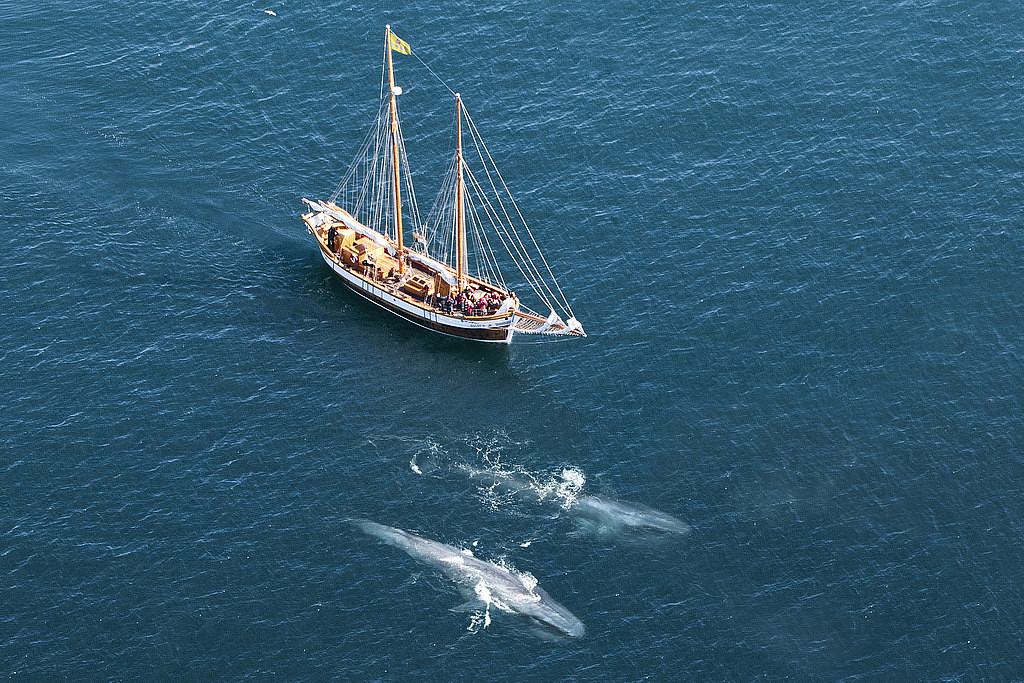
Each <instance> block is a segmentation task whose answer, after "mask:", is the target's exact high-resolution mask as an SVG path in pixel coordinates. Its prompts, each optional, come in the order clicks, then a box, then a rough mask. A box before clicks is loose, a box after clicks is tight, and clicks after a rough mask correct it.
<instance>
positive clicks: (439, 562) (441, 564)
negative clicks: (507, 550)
mask: <svg viewBox="0 0 1024 683" xmlns="http://www.w3.org/2000/svg"><path fill="white" fill-rule="evenodd" d="M353 523H354V524H355V525H356V526H357V527H359V528H360V529H362V530H363V531H364V532H366V533H367V534H370V535H371V536H376V537H377V538H379V539H381V540H382V541H384V542H385V543H387V544H389V545H393V546H395V547H396V548H398V549H400V550H403V551H405V552H406V553H408V554H409V556H411V557H412V558H414V559H416V560H418V561H420V562H422V563H423V564H426V565H428V566H430V567H433V568H435V569H438V570H440V571H441V572H442V573H443V574H444V575H445V576H446V577H448V578H449V579H450V580H451V581H453V582H454V583H455V585H456V586H458V588H459V590H460V591H461V592H462V593H463V594H464V595H465V596H466V597H467V599H469V600H470V601H471V602H476V603H478V604H479V605H480V606H481V607H485V608H486V607H489V606H491V605H493V606H494V607H496V608H498V609H501V610H504V611H506V612H513V613H516V614H521V615H523V616H525V617H528V618H530V619H532V620H534V621H535V622H537V623H540V624H543V625H545V626H548V627H550V628H552V629H554V630H556V631H558V632H559V633H562V634H565V635H567V636H570V637H572V638H581V637H582V636H583V633H584V628H583V622H581V621H580V620H579V619H577V618H576V616H575V615H574V614H573V613H572V612H570V611H569V610H567V609H566V608H565V607H563V606H562V605H560V604H559V603H557V602H555V601H554V600H553V599H552V598H551V596H550V595H548V594H547V593H546V592H545V591H544V590H543V589H542V588H540V587H539V586H537V585H536V581H535V580H533V577H531V576H528V575H525V576H524V575H520V574H517V573H514V572H512V571H510V570H508V569H506V568H505V567H502V566H499V565H497V564H494V563H493V562H485V561H484V560H481V559H478V558H476V557H473V555H472V553H470V552H469V551H463V550H459V549H458V548H456V547H454V546H450V545H447V544H445V543H439V542H438V541H431V540H429V539H426V538H421V537H419V536H415V535H413V534H410V533H409V532H407V531H402V530H401V529H396V528H394V527H390V526H385V525H384V524H378V523H377V522H371V521H369V520H354V522H353Z"/></svg>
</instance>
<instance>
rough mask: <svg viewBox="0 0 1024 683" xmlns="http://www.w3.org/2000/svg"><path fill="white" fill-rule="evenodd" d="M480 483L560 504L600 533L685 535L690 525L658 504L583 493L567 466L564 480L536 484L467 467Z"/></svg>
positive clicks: (526, 498)
mask: <svg viewBox="0 0 1024 683" xmlns="http://www.w3.org/2000/svg"><path fill="white" fill-rule="evenodd" d="M466 471H467V472H468V473H469V477H470V479H472V480H473V481H475V482H476V483H477V484H479V485H481V486H484V487H487V488H492V489H494V490H497V491H501V492H505V493H509V494H511V495H512V496H513V497H515V498H517V499H519V500H522V501H525V502H529V503H535V504H545V503H546V504H552V505H558V506H559V507H560V508H561V509H562V510H563V511H564V512H565V513H566V514H567V515H568V516H570V517H572V518H574V519H575V520H576V521H577V522H578V523H579V525H580V526H581V527H582V528H584V529H585V530H588V531H591V532H593V533H595V534H599V535H616V536H620V537H624V538H633V539H656V538H666V539H668V538H673V537H683V536H686V535H688V534H689V533H690V525H689V524H687V523H686V522H684V521H682V520H681V519H678V518H677V517H673V516H672V515H670V514H668V513H666V512H662V511H661V510H655V509H654V508H650V507H647V506H646V505H641V504H639V503H630V502H628V501H623V500H617V499H615V498H609V497H607V496H602V495H598V494H594V493H581V492H580V491H579V489H580V488H581V487H582V485H583V477H582V475H580V474H579V473H578V472H575V471H571V470H567V471H566V472H563V474H562V482H561V483H555V482H550V483H548V484H535V483H532V482H530V481H528V480H526V479H521V478H519V477H516V476H514V475H510V474H506V473H503V472H498V471H494V470H473V469H467V470H466Z"/></svg>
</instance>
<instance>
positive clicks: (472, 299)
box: [432, 287, 501, 315]
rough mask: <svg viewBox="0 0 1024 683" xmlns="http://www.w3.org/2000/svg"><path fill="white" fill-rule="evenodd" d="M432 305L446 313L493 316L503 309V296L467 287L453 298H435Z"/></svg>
mask: <svg viewBox="0 0 1024 683" xmlns="http://www.w3.org/2000/svg"><path fill="white" fill-rule="evenodd" d="M432 303H433V305H434V306H436V307H437V308H439V309H441V310H442V311H444V312H445V313H461V314H462V315H493V314H494V313H496V312H497V311H498V309H499V308H501V295H500V294H498V293H497V292H480V291H476V292H474V290H473V289H471V288H470V287H466V288H465V289H463V290H462V291H461V292H459V293H458V294H455V295H452V296H435V297H433V300H432Z"/></svg>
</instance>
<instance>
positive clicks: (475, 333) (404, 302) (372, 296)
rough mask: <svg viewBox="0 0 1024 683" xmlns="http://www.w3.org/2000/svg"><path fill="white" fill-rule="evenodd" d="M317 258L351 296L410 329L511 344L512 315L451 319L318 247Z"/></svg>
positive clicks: (452, 317)
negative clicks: (406, 323) (353, 294)
mask: <svg viewBox="0 0 1024 683" xmlns="http://www.w3.org/2000/svg"><path fill="white" fill-rule="evenodd" d="M320 256H321V257H322V258H323V260H324V263H326V264H327V265H328V266H329V267H330V268H331V270H332V271H333V272H334V274H335V275H337V276H338V277H339V278H341V281H342V282H343V283H344V284H345V286H347V287H348V288H349V289H351V290H352V291H353V292H355V293H356V294H358V295H359V296H361V297H363V298H364V299H366V300H367V301H370V302H372V303H374V304H376V305H378V306H380V307H381V308H383V309H384V310H386V311H388V312H389V313H392V314H394V315H396V316H398V317H399V318H402V319H404V320H407V321H409V322H411V323H413V324H414V325H418V326H420V327H422V328H425V329H427V330H430V331H432V332H438V333H440V334H445V335H448V336H450V337H458V338H459V339H468V340H471V341H478V342H487V343H492V344H508V343H509V342H511V341H512V334H513V332H514V329H513V326H514V324H515V319H516V314H515V312H510V313H509V314H508V315H505V316H501V317H495V316H483V317H474V316H453V315H446V314H444V313H441V312H439V311H437V310H434V309H430V308H425V307H423V306H422V305H419V304H417V303H414V302H413V301H412V300H411V299H410V298H409V297H406V296H403V295H402V294H401V293H399V292H395V291H390V290H388V289H385V288H383V287H381V286H379V285H378V284H377V283H376V282H374V281H373V280H371V279H369V278H366V277H363V276H362V275H360V274H359V273H356V272H354V271H352V270H351V269H349V268H347V267H345V266H344V265H343V264H341V263H339V262H338V261H337V260H335V258H334V257H333V256H332V254H331V252H330V251H328V250H327V249H326V247H325V246H324V245H323V243H322V242H321V243H320Z"/></svg>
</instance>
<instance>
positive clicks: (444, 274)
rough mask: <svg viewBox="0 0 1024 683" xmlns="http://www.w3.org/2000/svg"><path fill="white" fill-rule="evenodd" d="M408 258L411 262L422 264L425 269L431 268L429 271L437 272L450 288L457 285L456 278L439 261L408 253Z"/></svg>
mask: <svg viewBox="0 0 1024 683" xmlns="http://www.w3.org/2000/svg"><path fill="white" fill-rule="evenodd" d="M409 258H410V259H411V260H413V261H416V262H418V263H422V264H423V265H425V266H426V267H427V268H431V269H433V270H435V271H437V274H438V275H440V276H441V279H442V280H444V281H445V282H447V283H448V284H449V285H451V286H452V287H454V286H455V285H457V284H458V280H457V279H456V277H455V276H454V275H452V273H451V271H450V270H448V267H447V266H446V265H444V264H443V263H441V262H440V261H435V260H434V259H432V258H430V257H429V256H424V255H423V254H417V253H416V252H410V253H409Z"/></svg>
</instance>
